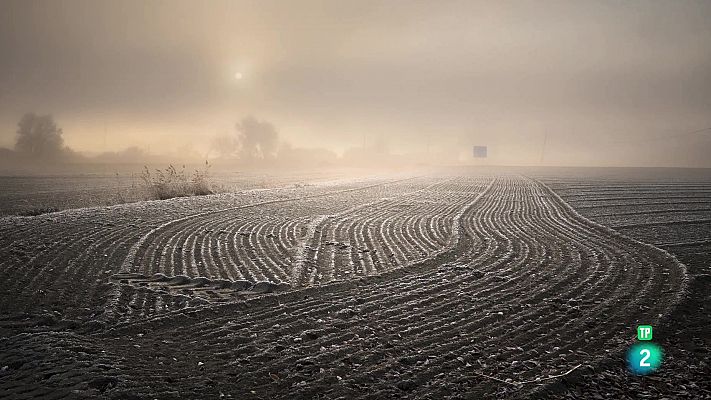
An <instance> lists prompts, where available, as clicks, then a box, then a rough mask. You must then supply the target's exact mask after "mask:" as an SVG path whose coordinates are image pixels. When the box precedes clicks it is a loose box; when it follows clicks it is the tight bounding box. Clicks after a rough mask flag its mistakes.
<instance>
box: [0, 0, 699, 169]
mask: <svg viewBox="0 0 711 400" xmlns="http://www.w3.org/2000/svg"><path fill="white" fill-rule="evenodd" d="M1 5H2V12H0V88H2V90H0V146H5V147H7V148H13V147H14V146H15V142H16V131H17V124H18V122H19V121H20V119H21V118H22V116H23V115H24V114H25V113H28V112H35V113H37V114H38V115H47V114H51V115H52V116H53V117H54V120H55V122H56V123H57V125H58V127H60V128H61V129H62V130H63V138H64V144H65V145H66V146H68V147H69V148H71V149H72V150H74V151H75V152H77V153H80V154H82V155H84V156H96V155H99V154H101V153H108V154H104V155H103V157H101V158H100V159H99V160H89V161H97V162H100V163H103V162H120V161H127V162H137V163H139V164H140V163H141V162H146V159H147V158H148V159H150V158H151V157H149V156H148V154H150V155H152V156H153V157H154V158H155V157H158V158H159V160H158V161H160V162H162V163H166V162H169V161H172V162H185V161H189V160H193V161H202V160H204V159H205V158H209V159H216V158H220V157H223V158H224V157H226V158H234V159H238V158H241V159H242V161H243V164H244V163H250V162H252V161H253V160H250V161H247V160H246V157H245V154H244V153H241V154H240V152H239V146H240V143H242V144H243V143H244V142H243V141H242V142H240V143H235V140H236V139H237V136H238V135H239V132H238V130H236V128H235V126H236V124H238V123H240V121H243V120H244V119H245V118H249V117H250V116H252V117H253V118H254V119H256V120H257V121H261V122H264V123H266V124H268V126H270V127H272V128H273V130H274V131H275V132H276V134H277V136H278V137H277V138H276V140H272V139H270V138H266V139H265V140H266V141H267V142H268V143H266V144H264V145H265V146H266V147H267V150H268V151H267V152H266V153H265V154H262V153H259V154H256V158H261V157H263V156H265V155H266V156H267V157H269V156H275V157H276V156H277V155H281V158H283V159H284V162H283V163H284V164H295V163H297V164H298V163H302V162H304V161H313V160H314V159H316V160H317V162H315V164H319V163H326V164H329V163H339V162H344V161H343V160H347V161H346V162H345V163H347V164H371V165H372V164H373V163H374V162H385V161H382V160H386V161H387V163H398V164H412V163H416V162H419V163H422V162H428V163H433V164H453V163H472V162H473V161H472V159H471V146H472V145H487V146H488V148H489V157H488V158H487V159H486V160H478V163H487V164H498V165H584V166H685V167H700V166H703V167H709V166H711V161H709V160H711V158H709V157H707V154H708V153H709V150H711V131H709V130H707V129H706V128H711V120H710V119H709V110H710V109H711V48H710V45H709V43H711V4H710V3H709V2H705V1H674V2H668V1H627V2H622V3H620V2H615V1H595V2H582V1H576V2H571V1H546V2H544V3H541V2H538V1H514V2H512V1H495V2H494V1H490V2H487V1H449V2H444V3H442V2H427V1H424V2H422V1H407V2H404V1H392V2H374V1H357V2H356V1H352V2H346V1H336V2H332V1H295V2H283V1H259V2H252V1H209V2H201V3H200V4H196V3H195V2H191V1H171V2H159V1H116V2H109V1H98V2H97V1H14V0H3V1H2V2H1ZM262 145H263V144H257V145H256V148H259V147H260V146H262ZM126 149H128V150H126ZM253 158H254V157H253ZM5 164H8V162H6V163H4V165H3V168H5V169H7V168H10V167H11V166H12V163H11V162H9V164H11V165H10V166H7V165H5Z"/></svg>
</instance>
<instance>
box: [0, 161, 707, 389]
mask: <svg viewBox="0 0 711 400" xmlns="http://www.w3.org/2000/svg"><path fill="white" fill-rule="evenodd" d="M566 185H567V186H566ZM570 185H572V183H570V182H568V181H562V180H555V179H536V178H531V177H528V176H526V175H524V174H517V173H513V172H506V171H489V172H481V171H478V170H474V169H471V170H458V171H448V172H442V173H438V174H431V175H426V176H411V177H398V178H393V179H385V178H379V179H369V180H360V181H351V182H348V183H339V184H331V185H316V186H309V187H300V188H288V189H269V190H259V191H249V190H247V191H241V192H237V193H233V194H222V195H216V196H207V197H202V198H188V199H174V200H168V201H157V202H141V203H134V204H128V205H120V206H112V207H103V208H93V209H79V210H67V211H62V212H58V213H52V214H46V215H41V216H37V217H4V218H2V219H0V285H1V287H2V290H0V315H2V320H0V349H2V350H1V351H0V368H2V371H1V372H0V397H9V398H84V397H85V398H97V397H99V398H101V397H105V398H126V399H130V398H146V399H152V398H220V397H227V398H230V397H231V398H235V399H250V398H255V399H257V398H259V399H262V398H265V399H266V398H269V399H275V398H285V399H286V398H290V399H291V398H303V399H311V398H349V399H350V398H372V399H381V398H393V397H406V398H413V399H419V398H422V399H425V398H427V399H429V398H432V399H443V398H462V397H467V398H480V397H491V398H506V397H509V398H510V397H516V398H518V397H528V396H538V395H543V396H545V395H550V394H551V393H553V392H552V391H553V390H554V389H556V388H555V385H556V384H560V383H561V382H564V380H565V379H567V378H568V377H571V378H572V377H578V378H576V379H578V380H580V382H583V381H584V380H585V379H592V378H589V377H595V376H596V371H598V369H599V368H600V366H602V365H607V364H606V363H609V362H610V360H615V359H618V358H619V354H621V353H622V352H623V351H624V349H625V348H626V346H628V345H629V344H631V343H632V342H633V339H634V328H635V326H636V325H637V324H639V323H645V324H652V325H655V326H663V324H665V323H667V324H668V321H669V317H670V315H671V314H672V312H673V311H674V310H678V309H679V307H681V306H683V304H685V303H684V302H685V301H686V299H687V297H688V296H687V295H688V293H689V292H690V282H691V280H690V276H689V273H688V271H687V266H686V265H684V264H682V262H680V261H679V260H677V258H676V257H674V256H673V255H672V254H670V253H669V252H667V251H666V250H664V249H663V248H666V249H670V248H671V247H674V246H682V247H683V246H684V245H686V243H687V242H688V243H692V242H695V241H701V242H703V241H704V240H706V241H708V238H707V236H708V235H706V236H704V235H703V234H697V233H698V232H696V233H690V234H689V235H688V237H689V238H688V239H683V240H684V241H685V242H683V243H682V242H681V241H678V242H677V241H676V240H677V239H670V238H668V237H667V238H665V239H660V240H653V237H652V236H649V235H647V236H645V235H644V234H642V233H640V232H642V231H640V230H639V229H642V230H643V229H647V228H648V227H649V226H650V224H651V223H656V222H659V221H662V222H664V221H666V219H665V218H672V220H673V221H675V224H690V225H694V224H696V225H701V226H703V223H697V222H694V221H697V220H699V219H701V220H703V219H704V218H706V217H705V216H704V215H708V210H707V208H708V207H706V206H705V205H703V203H701V202H700V203H699V204H696V205H695V206H694V207H693V209H687V208H682V209H681V210H680V211H677V210H676V209H672V207H671V205H670V204H668V203H664V201H668V197H669V196H676V195H677V194H678V195H683V196H684V197H683V198H684V199H685V201H687V202H689V204H691V202H692V201H694V199H699V200H703V198H705V197H703V196H706V194H707V192H705V191H704V190H706V189H705V187H704V188H700V189H699V192H698V193H700V194H696V192H694V193H693V194H688V195H684V193H687V192H686V191H687V190H691V189H692V188H691V187H688V188H686V187H685V188H683V189H681V188H679V189H680V190H676V188H671V189H670V188H667V189H658V188H657V189H655V190H653V191H652V192H650V193H648V192H643V191H642V190H641V189H636V188H632V189H630V188H628V187H626V186H622V187H620V193H622V194H621V195H620V196H619V198H615V199H614V200H609V199H610V197H609V195H610V193H612V192H611V191H612V190H613V188H609V189H607V188H606V189H604V190H603V189H599V186H595V183H594V182H592V183H590V185H591V187H592V189H590V192H591V193H587V192H585V189H586V188H585V187H580V188H578V187H573V188H572V189H571V190H573V192H571V191H569V190H568V188H569V187H572V186H570ZM564 186H565V187H564ZM552 188H553V189H555V191H554V190H553V189H552ZM595 188H597V189H595ZM665 191H667V192H668V193H667V192H665ZM571 193H573V194H571ZM578 193H581V194H579V195H578ZM672 193H674V194H672ZM559 194H560V195H559ZM561 196H563V197H561ZM660 196H667V197H664V199H667V200H664V199H660V201H656V200H655V199H656V197H660ZM640 197H643V199H641V200H639V198H640ZM578 199H580V201H578ZM632 199H634V201H633V202H634V204H635V206H633V207H631V208H630V209H627V208H624V204H630V203H629V202H627V201H628V200H632ZM581 202H582V203H581ZM600 202H607V203H605V204H608V203H609V207H607V206H606V207H603V209H604V210H606V211H604V212H599V213H597V214H591V213H589V212H588V210H590V209H592V208H594V207H595V205H597V204H600ZM616 202H621V203H620V204H622V205H616V204H617V203H616ZM645 202H646V203H645ZM655 202H656V203H659V204H656V205H655V204H654V203H655ZM583 203H584V204H583ZM642 203H645V204H647V205H646V206H644V207H642V208H637V207H636V206H637V205H640V204H642ZM571 205H572V206H573V207H575V209H574V208H573V207H571ZM587 205H589V206H590V207H591V208H585V207H586V206H587ZM576 210H577V211H576ZM639 210H645V212H649V215H648V216H644V217H641V216H640V215H639V212H638V211H639ZM581 212H582V213H584V214H581ZM704 213H706V214H704ZM699 229H700V230H699V232H701V233H703V232H705V231H704V230H703V229H705V228H699ZM630 230H632V231H630ZM665 240H669V241H670V242H664V241H665ZM672 241H673V243H672ZM647 243H653V244H657V245H658V246H654V245H652V244H647ZM680 243H681V244H680ZM663 244H666V246H662V245H663ZM570 371H572V373H569V372H570ZM621 373H623V374H624V373H625V372H624V371H622V372H621ZM580 377H583V378H582V379H581V378H580ZM586 377H588V378H586ZM566 382H567V381H565V382H564V383H566ZM568 383H570V382H567V383H566V385H567V384H568ZM580 384H581V385H582V384H584V382H583V383H580ZM581 388H582V386H581V387H577V388H576V387H569V386H565V388H564V389H565V390H567V392H566V393H568V394H569V395H575V394H576V393H578V392H576V390H578V391H580V390H582V389H581ZM559 389H560V388H559Z"/></svg>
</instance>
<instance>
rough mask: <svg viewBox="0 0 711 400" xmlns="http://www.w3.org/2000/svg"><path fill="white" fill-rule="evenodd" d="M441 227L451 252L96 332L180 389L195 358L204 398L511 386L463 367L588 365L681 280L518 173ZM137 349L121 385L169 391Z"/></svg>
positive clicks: (464, 392) (504, 391)
mask: <svg viewBox="0 0 711 400" xmlns="http://www.w3.org/2000/svg"><path fill="white" fill-rule="evenodd" d="M452 223H453V226H452V227H451V231H452V232H454V233H455V235H454V236H453V239H452V246H451V247H448V248H446V249H445V250H443V251H442V252H440V253H439V254H437V255H436V256H435V257H434V258H431V259H426V260H424V261H421V262H419V263H415V264H413V265H410V266H409V267H407V268H405V269H401V270H396V271H394V272H391V273H389V274H388V273H386V274H385V275H383V276H381V277H371V278H364V279H363V280H350V281H347V282H341V283H335V284H331V285H324V286H321V287H318V288H307V289H304V290H301V291H296V292H290V293H285V294H280V295H276V296H269V297H265V298H260V299H255V300H253V301H250V302H248V303H245V304H230V305H224V306H216V307H214V306H213V307H207V308H202V309H197V310H195V311H185V312H183V314H180V315H178V314H170V315H168V316H165V317H162V318H157V319H153V320H151V321H147V322H145V323H136V324H127V325H123V326H120V327H117V329H116V330H115V331H113V332H109V333H107V334H105V335H103V336H101V337H103V338H104V339H105V340H111V344H112V348H111V350H112V351H114V352H116V353H117V354H121V353H122V352H123V351H128V350H132V351H133V349H132V348H131V347H132V346H133V345H134V344H137V343H140V345H141V348H145V347H147V348H149V349H151V351H157V352H158V353H159V354H164V355H165V356H166V357H167V358H169V357H174V359H175V360H177V361H175V362H174V363H172V364H171V369H170V371H168V370H162V369H160V368H159V370H160V371H162V372H161V373H168V372H170V375H171V376H172V377H173V380H174V381H179V382H181V384H180V385H178V386H179V387H180V389H181V390H183V391H188V392H190V390H191V388H194V387H196V385H197V381H196V380H195V379H196V378H195V376H194V374H193V372H191V371H195V365H197V362H198V361H199V362H200V363H202V364H201V367H202V368H201V369H200V373H199V376H200V379H203V378H204V377H206V376H207V377H209V378H210V379H211V380H212V381H213V382H215V383H216V384H215V387H214V391H215V392H214V393H219V392H224V393H230V394H232V395H233V396H237V397H239V398H264V397H269V398H313V397H314V396H319V397H322V398H323V397H325V398H336V397H341V396H345V397H349V398H373V399H375V398H384V397H396V396H397V397H402V396H406V397H409V398H456V397H461V396H470V397H471V396H474V397H477V396H490V397H494V396H497V397H506V396H522V395H525V393H527V390H529V389H530V387H523V388H519V387H516V386H511V385H505V384H503V383H501V382H500V381H496V380H491V379H485V378H482V376H481V375H477V374H484V375H487V376H492V377H495V378H496V379H501V380H506V379H509V378H511V379H514V380H516V381H523V380H532V379H533V380H535V379H536V378H541V377H546V376H548V375H549V374H556V373H561V372H565V371H566V370H568V369H570V368H571V367H572V366H574V365H577V364H580V363H582V364H585V365H591V364H594V363H596V362H597V361H598V360H599V359H601V358H602V357H604V352H603V353H602V355H601V354H600V353H601V351H602V350H610V351H613V352H614V351H616V350H619V349H620V348H621V347H622V346H624V345H625V344H626V343H629V341H630V340H631V338H632V332H633V331H632V329H633V327H634V325H635V324H636V323H637V322H638V321H645V322H648V323H654V322H655V321H657V320H658V319H659V318H660V316H661V315H664V314H665V313H668V312H669V310H670V308H671V307H672V306H673V305H674V304H675V303H676V301H678V298H679V295H680V293H681V292H682V291H683V290H684V288H685V282H686V272H685V268H684V266H683V265H681V264H680V263H678V261H676V259H674V258H673V257H671V256H670V255H669V254H668V253H666V252H664V251H662V250H659V249H657V248H655V247H652V246H649V245H646V244H643V243H640V242H637V241H635V240H632V239H630V238H628V237H625V236H623V235H621V234H619V233H617V232H615V231H613V230H611V229H609V228H606V227H603V226H601V225H598V224H596V223H594V222H591V221H589V220H587V219H585V218H584V217H582V216H581V215H580V214H578V213H577V212H575V211H574V210H573V209H572V208H570V206H568V205H567V204H566V203H565V202H564V201H563V200H562V199H561V198H560V197H559V196H558V195H556V194H555V193H553V192H552V191H551V190H550V189H548V188H547V187H546V186H544V185H543V184H541V183H539V182H536V181H533V180H530V179H526V178H523V177H518V176H502V177H499V178H497V180H496V181H495V182H493V183H492V185H491V186H490V187H489V188H488V189H487V190H485V191H484V192H482V193H480V194H479V195H478V196H477V197H476V198H475V199H473V200H471V201H470V202H468V203H467V204H465V205H462V206H461V207H460V209H459V211H458V212H457V216H456V217H455V218H454V219H453V220H452ZM394 240H403V237H400V238H399V239H394ZM138 332H140V333H142V334H144V335H143V336H142V337H141V338H140V339H136V340H131V341H125V340H123V341H122V340H121V338H123V337H125V336H126V335H131V334H133V333H138ZM583 332H584V333H583ZM581 333H583V334H581ZM195 338H200V345H199V347H200V348H202V349H204V351H203V352H202V353H201V352H200V350H199V349H196V347H195ZM166 341H167V342H166ZM139 353H140V350H139ZM146 355H147V354H146ZM196 357H197V358H196ZM200 357H202V358H201V359H199V360H198V358H200ZM144 359H147V357H145V356H137V357H134V358H131V359H130V363H129V364H130V370H129V369H128V368H129V365H126V366H125V368H127V369H126V370H124V371H122V373H125V374H127V375H128V376H130V379H131V381H130V384H131V386H132V387H133V388H134V390H135V391H136V392H137V393H141V394H145V395H147V396H151V395H157V396H160V395H161V394H164V393H167V392H169V391H170V390H175V389H176V387H175V386H176V385H161V384H160V383H158V384H156V382H154V381H152V380H145V379H143V376H144V375H143V374H146V376H148V375H150V374H153V373H155V372H151V371H155V370H156V366H155V364H154V363H151V362H145V361H144ZM183 393H185V392H183Z"/></svg>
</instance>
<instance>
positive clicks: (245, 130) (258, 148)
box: [235, 116, 279, 160]
mask: <svg viewBox="0 0 711 400" xmlns="http://www.w3.org/2000/svg"><path fill="white" fill-rule="evenodd" d="M235 128H236V129H237V132H238V140H239V144H240V158H242V159H244V160H264V159H270V158H274V156H275V155H276V151H277V147H278V145H279V133H278V132H277V131H276V128H274V125H272V124H270V123H269V122H266V121H259V120H258V119H256V118H254V117H253V116H248V117H245V118H243V119H242V121H240V122H238V123H237V125H236V126H235Z"/></svg>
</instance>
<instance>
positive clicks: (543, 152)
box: [538, 132, 548, 165]
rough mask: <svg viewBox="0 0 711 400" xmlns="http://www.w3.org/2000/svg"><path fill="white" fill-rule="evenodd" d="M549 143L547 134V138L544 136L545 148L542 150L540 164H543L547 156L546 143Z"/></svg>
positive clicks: (546, 134)
mask: <svg viewBox="0 0 711 400" xmlns="http://www.w3.org/2000/svg"><path fill="white" fill-rule="evenodd" d="M547 142H548V132H546V133H545V136H543V148H542V149H541V160H540V161H539V162H538V163H539V164H541V165H542V164H543V157H544V156H545V154H546V143H547Z"/></svg>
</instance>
